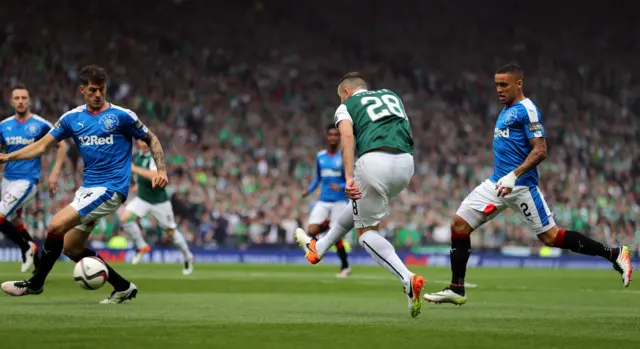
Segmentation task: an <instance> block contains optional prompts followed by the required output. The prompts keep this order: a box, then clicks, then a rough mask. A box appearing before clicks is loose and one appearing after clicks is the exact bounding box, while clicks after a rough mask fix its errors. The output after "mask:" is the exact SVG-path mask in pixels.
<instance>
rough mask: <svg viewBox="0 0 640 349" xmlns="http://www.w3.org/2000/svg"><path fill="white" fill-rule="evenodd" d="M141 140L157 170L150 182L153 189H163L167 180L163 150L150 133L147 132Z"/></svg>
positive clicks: (158, 141)
mask: <svg viewBox="0 0 640 349" xmlns="http://www.w3.org/2000/svg"><path fill="white" fill-rule="evenodd" d="M141 139H142V140H143V141H144V142H145V143H147V145H148V146H149V149H150V150H151V157H153V161H155V163H156V168H157V170H158V171H157V173H156V175H155V176H154V177H153V179H152V180H151V181H152V185H153V187H154V188H156V187H158V188H164V187H165V186H166V185H167V184H168V182H169V179H168V178H167V166H166V165H165V163H164V150H163V149H162V145H161V144H160V140H159V139H158V137H157V136H156V135H155V134H154V133H153V132H151V131H149V132H147V134H145V135H144V137H142V138H141Z"/></svg>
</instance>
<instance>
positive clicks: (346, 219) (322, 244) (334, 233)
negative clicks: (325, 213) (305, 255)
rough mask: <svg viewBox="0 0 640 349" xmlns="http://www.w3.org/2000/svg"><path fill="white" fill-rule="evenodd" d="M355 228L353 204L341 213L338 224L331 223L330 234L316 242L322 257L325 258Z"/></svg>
mask: <svg viewBox="0 0 640 349" xmlns="http://www.w3.org/2000/svg"><path fill="white" fill-rule="evenodd" d="M353 226H354V222H353V208H351V204H350V203H349V204H348V205H345V206H344V208H343V209H342V211H340V213H339V214H338V218H337V219H336V222H335V223H333V222H331V227H330V228H329V232H327V234H326V235H325V236H324V237H322V238H321V239H319V240H318V242H316V250H318V253H319V254H320V256H323V255H324V254H325V253H326V252H327V251H329V249H330V248H331V246H333V245H335V244H336V243H337V242H338V241H340V240H342V238H344V236H345V235H347V233H349V232H350V231H351V229H353Z"/></svg>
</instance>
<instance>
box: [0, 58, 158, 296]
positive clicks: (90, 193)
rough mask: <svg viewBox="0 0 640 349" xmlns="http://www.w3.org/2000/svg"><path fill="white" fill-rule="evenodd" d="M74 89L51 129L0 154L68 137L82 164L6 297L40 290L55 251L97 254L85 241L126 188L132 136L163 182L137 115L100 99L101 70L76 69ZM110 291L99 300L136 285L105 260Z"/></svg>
mask: <svg viewBox="0 0 640 349" xmlns="http://www.w3.org/2000/svg"><path fill="white" fill-rule="evenodd" d="M78 77H79V82H80V93H82V95H83V96H84V100H85V102H86V104H85V105H82V106H79V107H77V108H75V109H72V110H70V111H69V112H67V113H65V114H64V115H62V117H60V119H59V120H58V122H57V123H56V124H55V126H54V128H53V129H52V130H51V131H50V132H49V133H48V134H46V135H45V136H44V137H42V139H40V140H39V141H37V142H35V143H33V144H31V145H29V146H27V147H24V148H22V149H20V150H17V151H15V152H12V153H9V154H0V162H10V161H18V160H27V159H32V158H35V157H38V156H40V155H41V154H42V153H43V152H44V151H45V149H46V148H47V147H48V146H49V145H51V144H54V143H56V142H60V141H62V140H63V139H66V138H73V140H74V141H75V143H76V145H77V146H78V148H79V150H80V154H81V155H82V159H83V161H84V164H85V169H84V180H83V182H82V186H81V187H80V189H78V191H76V195H75V199H74V200H73V202H71V204H69V205H68V206H67V207H65V208H63V209H62V210H61V211H60V212H58V213H57V214H56V215H55V216H54V217H53V219H52V220H51V223H50V224H49V228H48V232H47V237H46V239H45V241H44V246H43V251H42V260H41V262H40V265H39V267H38V268H37V269H36V272H35V273H34V275H33V276H32V277H31V278H30V279H29V280H24V281H9V282H5V283H3V284H2V286H1V287H2V290H3V291H4V292H5V293H7V294H9V295H11V296H25V295H32V294H40V293H42V291H43V290H44V281H45V279H46V277H47V275H48V274H49V272H50V271H51V268H53V265H54V264H55V262H56V260H57V259H58V258H59V257H60V254H61V253H62V252H63V251H64V253H65V254H66V255H67V256H68V257H69V258H70V259H72V260H74V261H79V260H80V259H82V258H84V257H90V256H91V257H98V258H100V256H98V255H97V253H96V252H95V251H93V250H90V249H87V248H86V247H85V246H86V242H87V239H88V238H89V234H90V232H91V231H92V230H93V228H94V226H95V224H96V221H97V220H98V219H100V218H102V217H104V216H106V215H109V214H112V213H114V212H115V211H116V210H117V209H118V208H119V207H120V205H122V203H123V202H124V201H125V200H126V198H127V194H128V193H129V179H130V178H129V177H130V173H131V155H132V152H131V149H132V143H133V141H132V138H136V139H142V140H144V141H145V142H146V143H147V144H148V145H149V148H150V150H151V154H152V156H153V159H154V160H155V162H156V166H157V168H158V172H157V174H156V175H155V176H154V177H153V180H152V183H153V187H155V188H163V187H165V186H166V185H167V182H168V179H167V172H166V166H165V163H164V155H163V151H162V146H161V145H160V142H159V141H158V138H157V137H156V136H155V135H154V134H153V133H151V132H150V131H149V130H148V129H147V128H146V127H145V126H144V125H143V124H142V122H140V120H138V117H137V116H136V114H135V113H134V112H132V111H131V110H128V109H124V108H121V107H118V106H116V105H113V104H111V103H108V102H107V101H106V100H105V93H106V87H107V74H106V73H105V71H104V70H103V69H102V68H100V67H96V66H92V65H90V66H87V67H84V68H83V69H82V70H81V71H80V73H79V74H78ZM105 265H106V266H107V269H108V271H109V277H108V279H107V281H108V282H109V283H110V284H111V285H112V286H113V288H114V290H113V292H112V293H111V295H110V296H109V297H108V298H106V299H105V300H103V301H102V302H101V303H122V302H124V301H126V300H128V299H132V298H135V297H136V295H137V293H138V289H137V288H136V286H135V285H134V284H133V283H131V282H129V281H127V280H126V279H124V278H123V277H122V276H120V275H119V274H118V273H117V272H116V271H115V270H113V268H111V267H110V266H109V265H107V264H106V263H105Z"/></svg>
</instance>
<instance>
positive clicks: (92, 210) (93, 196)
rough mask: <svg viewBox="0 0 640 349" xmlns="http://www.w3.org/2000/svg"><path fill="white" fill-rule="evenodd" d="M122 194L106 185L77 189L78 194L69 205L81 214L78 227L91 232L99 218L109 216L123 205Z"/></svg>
mask: <svg viewBox="0 0 640 349" xmlns="http://www.w3.org/2000/svg"><path fill="white" fill-rule="evenodd" d="M123 199H124V197H123V196H122V194H120V193H118V192H115V191H113V190H110V189H107V188H105V187H93V188H84V187H80V189H78V190H77V191H76V196H75V198H74V199H73V202H71V203H70V204H69V206H71V207H73V208H74V209H75V210H76V211H77V212H78V214H79V215H80V218H81V219H80V222H81V223H82V224H80V225H78V226H77V227H76V229H78V230H80V231H84V232H86V233H90V232H91V231H92V230H93V228H94V227H95V223H96V221H97V220H98V219H100V218H102V217H104V216H108V215H110V214H112V213H114V212H116V210H118V207H120V205H122V202H123Z"/></svg>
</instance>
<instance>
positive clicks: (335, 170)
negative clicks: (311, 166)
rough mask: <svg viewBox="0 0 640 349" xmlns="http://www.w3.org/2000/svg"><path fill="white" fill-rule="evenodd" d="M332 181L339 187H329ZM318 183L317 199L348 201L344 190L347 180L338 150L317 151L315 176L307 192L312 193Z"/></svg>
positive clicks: (323, 200)
mask: <svg viewBox="0 0 640 349" xmlns="http://www.w3.org/2000/svg"><path fill="white" fill-rule="evenodd" d="M332 183H333V184H337V185H338V186H339V187H340V189H339V190H334V189H333V188H332V187H331V184H332ZM318 185H320V198H319V199H318V200H319V201H322V202H337V201H348V199H347V194H346V193H345V192H344V188H345V187H346V186H347V181H346V179H345V175H344V166H342V156H341V155H340V152H337V153H335V154H329V152H328V151H327V150H326V149H325V150H321V151H319V152H318V155H316V176H315V177H314V178H313V183H311V185H310V186H309V189H308V190H307V192H308V193H312V192H313V191H314V190H316V188H317V187H318Z"/></svg>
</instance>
